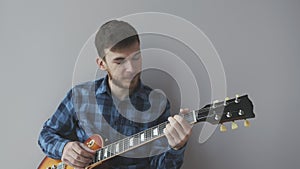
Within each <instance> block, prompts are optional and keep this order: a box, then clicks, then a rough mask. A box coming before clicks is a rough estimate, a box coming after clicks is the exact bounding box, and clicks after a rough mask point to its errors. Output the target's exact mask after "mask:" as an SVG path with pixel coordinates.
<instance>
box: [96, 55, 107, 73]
mask: <svg viewBox="0 0 300 169" xmlns="http://www.w3.org/2000/svg"><path fill="white" fill-rule="evenodd" d="M96 63H97V65H98V67H99V68H100V69H101V70H107V65H106V63H105V61H104V60H103V59H102V58H100V57H97V59H96Z"/></svg>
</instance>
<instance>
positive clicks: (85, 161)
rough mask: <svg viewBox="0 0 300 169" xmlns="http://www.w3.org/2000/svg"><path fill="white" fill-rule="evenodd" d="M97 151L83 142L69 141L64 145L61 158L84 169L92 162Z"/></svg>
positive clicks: (68, 163)
mask: <svg viewBox="0 0 300 169" xmlns="http://www.w3.org/2000/svg"><path fill="white" fill-rule="evenodd" d="M95 152H96V151H94V150H91V149H89V148H88V147H87V146H85V145H84V144H83V143H80V142H77V141H74V142H68V143H67V144H66V145H65V147H64V150H63V154H62V158H61V160H62V161H63V162H64V163H65V164H67V165H69V166H72V167H74V168H76V169H84V167H86V166H88V165H89V164H90V163H91V162H92V159H93V157H94V155H95Z"/></svg>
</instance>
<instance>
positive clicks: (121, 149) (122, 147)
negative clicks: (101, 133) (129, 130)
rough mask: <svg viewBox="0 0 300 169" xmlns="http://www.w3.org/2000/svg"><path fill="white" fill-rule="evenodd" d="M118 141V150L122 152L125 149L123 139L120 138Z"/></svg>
mask: <svg viewBox="0 0 300 169" xmlns="http://www.w3.org/2000/svg"><path fill="white" fill-rule="evenodd" d="M119 143H120V144H121V145H120V152H124V151H125V150H124V139H123V140H121V141H119Z"/></svg>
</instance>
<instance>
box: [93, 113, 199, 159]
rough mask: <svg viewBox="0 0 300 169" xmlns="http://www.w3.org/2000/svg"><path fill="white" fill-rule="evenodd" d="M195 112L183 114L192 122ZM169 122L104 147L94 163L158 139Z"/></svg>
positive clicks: (194, 119) (194, 120)
mask: <svg viewBox="0 0 300 169" xmlns="http://www.w3.org/2000/svg"><path fill="white" fill-rule="evenodd" d="M195 113H196V112H195V111H192V112H189V113H187V114H184V115H182V116H183V117H184V119H185V120H187V121H188V122H189V123H191V124H192V123H195V122H196V116H195ZM167 124H168V121H166V122H163V123H161V124H159V125H156V126H153V127H151V128H149V129H146V130H144V131H141V132H139V133H136V134H134V135H132V136H129V137H126V138H124V139H121V140H119V141H117V142H114V143H112V144H109V145H107V146H104V147H102V148H101V149H100V150H98V151H97V152H96V155H95V159H94V163H97V162H100V161H104V160H107V159H110V158H112V157H115V156H117V155H120V154H123V153H125V152H127V151H130V150H132V149H135V148H137V147H140V146H141V145H144V144H146V143H148V142H151V141H153V140H156V139H158V138H160V137H163V136H164V132H163V130H164V128H166V125H167Z"/></svg>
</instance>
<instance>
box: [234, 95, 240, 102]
mask: <svg viewBox="0 0 300 169" xmlns="http://www.w3.org/2000/svg"><path fill="white" fill-rule="evenodd" d="M239 97H240V96H239V95H238V94H236V95H235V101H234V102H235V103H238V102H239Z"/></svg>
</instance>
